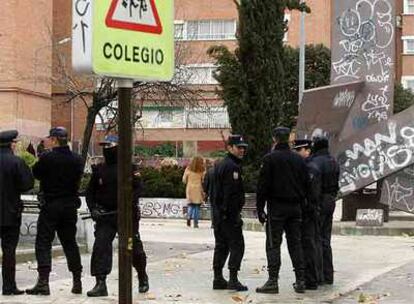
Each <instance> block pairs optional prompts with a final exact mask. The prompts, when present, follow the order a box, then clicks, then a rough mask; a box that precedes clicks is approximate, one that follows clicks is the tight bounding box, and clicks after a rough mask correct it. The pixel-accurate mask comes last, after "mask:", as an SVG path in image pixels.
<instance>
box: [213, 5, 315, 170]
mask: <svg viewBox="0 0 414 304" xmlns="http://www.w3.org/2000/svg"><path fill="white" fill-rule="evenodd" d="M235 4H236V6H237V9H238V12H239V26H238V34H237V40H238V48H237V49H236V51H235V52H234V53H232V52H231V51H229V49H227V48H226V47H224V46H214V47H212V48H210V49H209V51H208V53H209V54H210V55H211V56H212V57H213V58H214V59H215V60H216V63H217V66H218V69H217V72H216V75H215V77H216V79H217V81H218V82H219V83H220V85H221V88H222V89H221V91H219V95H220V96H221V97H222V98H223V100H224V104H225V105H226V106H227V109H228V112H229V118H230V123H231V126H232V131H233V132H235V133H240V134H243V135H245V136H246V137H247V139H248V141H249V153H248V156H247V160H248V161H249V162H250V163H256V164H257V163H258V160H259V159H260V158H261V156H263V155H264V154H265V153H266V152H267V151H268V150H269V148H270V145H271V131H272V128H273V127H275V126H277V125H279V124H281V123H284V122H285V119H284V115H283V112H282V111H283V108H284V107H285V106H286V96H287V95H286V91H285V88H286V85H285V82H286V81H285V76H286V74H285V69H284V64H283V62H284V60H285V54H284V48H283V38H284V35H285V32H286V30H287V22H286V21H285V10H286V9H289V10H293V9H296V10H301V11H307V12H310V10H309V8H308V7H307V6H306V4H304V3H300V2H299V0H296V1H288V0H284V1H282V0H281V1H274V0H240V1H235Z"/></svg>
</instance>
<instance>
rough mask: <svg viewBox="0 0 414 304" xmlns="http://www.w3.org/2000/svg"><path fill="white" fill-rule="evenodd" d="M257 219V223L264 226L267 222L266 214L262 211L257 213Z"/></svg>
mask: <svg viewBox="0 0 414 304" xmlns="http://www.w3.org/2000/svg"><path fill="white" fill-rule="evenodd" d="M257 218H258V219H259V222H260V223H261V224H262V225H264V223H266V222H267V214H266V212H264V211H258V212H257Z"/></svg>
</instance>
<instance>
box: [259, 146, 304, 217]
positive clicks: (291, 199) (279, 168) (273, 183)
mask: <svg viewBox="0 0 414 304" xmlns="http://www.w3.org/2000/svg"><path fill="white" fill-rule="evenodd" d="M309 187H310V177H309V173H308V168H307V166H306V163H305V161H304V160H303V158H302V157H301V156H300V155H298V154H297V153H295V152H293V151H291V149H290V147H289V145H288V144H287V143H286V144H285V143H283V144H277V145H276V146H275V148H274V149H273V151H272V152H271V153H269V154H267V155H266V156H265V157H264V158H263V165H262V168H261V170H260V175H259V182H258V187H257V209H258V211H263V210H264V206H265V204H266V201H267V202H268V203H274V202H280V203H303V202H304V200H305V198H306V197H307V196H308V191H309Z"/></svg>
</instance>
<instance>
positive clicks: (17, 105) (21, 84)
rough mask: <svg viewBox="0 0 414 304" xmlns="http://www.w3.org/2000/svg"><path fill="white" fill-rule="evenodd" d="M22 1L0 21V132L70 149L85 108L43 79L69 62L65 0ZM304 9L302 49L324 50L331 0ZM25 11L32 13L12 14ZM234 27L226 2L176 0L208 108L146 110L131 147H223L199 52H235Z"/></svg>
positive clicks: (221, 119) (407, 50) (188, 60)
mask: <svg viewBox="0 0 414 304" xmlns="http://www.w3.org/2000/svg"><path fill="white" fill-rule="evenodd" d="M22 3H23V2H22V1H17V0H14V1H13V0H11V1H7V4H6V5H5V6H4V9H5V10H6V12H7V13H5V14H2V17H0V25H1V26H2V29H3V30H2V32H1V35H0V39H2V42H3V43H2V47H1V48H0V55H1V57H0V58H1V60H0V68H1V69H0V77H1V78H0V80H1V82H0V100H1V102H0V113H1V116H0V128H1V129H2V128H6V127H17V128H18V129H19V130H21V132H22V133H24V134H26V135H30V136H41V135H43V134H45V131H47V129H48V127H49V126H50V124H53V125H63V126H65V127H67V128H68V129H69V130H70V132H71V139H72V141H73V142H74V143H75V147H76V146H77V143H79V142H80V141H81V139H82V137H83V129H84V124H85V119H86V111H85V107H84V105H83V104H82V103H81V102H72V103H67V102H65V101H66V100H67V96H66V90H65V88H64V87H61V86H58V85H56V84H54V85H52V84H51V83H50V82H48V81H47V79H48V77H51V76H52V73H53V72H52V70H53V71H54V70H55V69H52V68H50V67H53V65H52V64H54V65H56V60H54V61H52V55H53V54H55V55H56V54H57V53H59V54H62V53H63V54H64V55H65V58H66V63H67V65H69V63H70V43H67V41H68V38H69V37H70V36H71V10H72V6H71V5H72V4H71V1H68V0H53V1H50V0H41V1H40V0H39V1H36V5H34V4H22ZM307 3H308V5H309V6H310V7H311V9H312V13H311V14H310V15H307V17H306V32H307V33H306V43H307V44H312V43H314V44H316V43H323V44H324V45H326V46H328V47H329V46H330V24H331V22H332V20H331V3H332V0H308V1H307ZM39 4H40V5H39ZM24 11H27V12H31V13H30V14H21V15H19V14H16V12H24ZM397 11H398V15H399V16H400V17H399V18H397V19H398V22H397V37H396V49H397V59H396V75H397V78H398V80H401V81H402V83H403V84H404V86H406V87H411V88H413V89H414V62H412V61H413V60H414V56H413V55H414V0H397ZM19 16H21V17H19ZM23 16H24V17H23ZM27 16H32V17H29V18H28V17H27ZM286 18H287V19H288V20H289V31H288V32H287V34H286V37H285V40H286V43H288V44H289V45H292V46H298V44H299V13H298V12H292V13H289V12H287V14H286ZM236 22H237V10H236V7H235V5H234V3H233V0H203V1H194V0H175V35H176V39H177V41H178V42H179V43H180V44H181V45H183V46H184V49H185V56H184V57H183V58H182V59H181V60H182V61H183V65H184V66H185V68H186V71H187V72H188V73H189V75H191V76H190V77H189V82H190V83H191V84H192V85H194V86H196V87H199V88H200V87H201V88H202V89H203V90H204V94H203V100H202V103H203V102H204V103H207V104H209V105H210V106H211V107H210V108H209V109H207V108H205V107H202V106H200V107H196V108H189V107H182V106H181V107H167V106H162V105H158V104H148V105H146V107H145V108H144V113H143V114H144V117H143V119H142V125H143V126H144V127H145V132H143V131H141V130H140V129H137V131H136V141H137V142H139V143H144V144H146V145H154V144H158V143H160V142H167V141H168V142H172V143H174V144H179V145H182V144H184V146H186V147H187V148H188V149H189V150H197V151H199V152H205V151H209V150H215V149H220V148H222V133H224V134H226V133H227V132H228V130H229V123H228V118H227V113H226V109H225V108H223V107H222V102H221V101H220V100H219V98H218V97H217V96H216V94H215V88H216V86H217V83H216V82H215V80H214V78H213V77H212V72H213V71H214V65H213V63H212V60H211V59H210V58H209V57H208V56H207V54H206V50H207V49H208V47H209V46H211V45H215V44H225V45H227V46H229V47H230V48H234V47H235V46H236V39H235V31H236ZM22 24H23V26H21V25H22ZM50 33H51V34H50ZM50 36H53V39H52V38H51V37H50ZM21 46H23V47H21ZM14 49H16V50H17V51H16V52H15V53H14V52H13V50H14ZM4 58H7V60H4ZM22 58H23V60H22ZM6 67H7V69H6ZM52 100H53V102H52ZM97 129H99V124H98V126H97ZM93 136H94V137H93V141H96V140H97V138H98V137H101V136H102V134H101V132H100V131H99V130H95V132H94V135H93ZM91 152H92V153H94V151H93V149H92V151H91Z"/></svg>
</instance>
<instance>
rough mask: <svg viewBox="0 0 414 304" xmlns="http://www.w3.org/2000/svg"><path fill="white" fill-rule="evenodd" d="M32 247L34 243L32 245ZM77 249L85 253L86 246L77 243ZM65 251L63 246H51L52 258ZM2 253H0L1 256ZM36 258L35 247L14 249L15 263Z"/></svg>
mask: <svg viewBox="0 0 414 304" xmlns="http://www.w3.org/2000/svg"><path fill="white" fill-rule="evenodd" d="M33 247H34V245H33ZM79 251H80V253H81V254H84V253H87V252H88V248H87V246H86V245H84V244H79ZM64 254H65V253H64V252H63V247H62V246H60V245H58V246H52V258H55V257H59V256H63V255H64ZM1 256H2V255H0V257H1ZM34 260H36V255H35V249H34V248H33V249H17V251H16V263H25V262H27V261H34Z"/></svg>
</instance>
